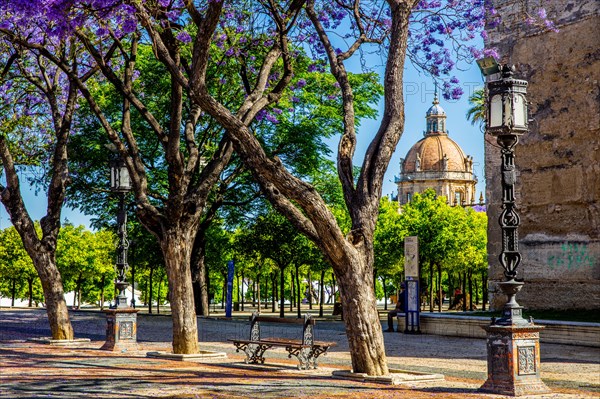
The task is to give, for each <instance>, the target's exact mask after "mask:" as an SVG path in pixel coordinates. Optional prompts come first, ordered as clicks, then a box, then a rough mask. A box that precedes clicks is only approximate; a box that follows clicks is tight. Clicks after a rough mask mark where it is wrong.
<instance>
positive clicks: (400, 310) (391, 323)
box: [385, 283, 405, 332]
mask: <svg viewBox="0 0 600 399" xmlns="http://www.w3.org/2000/svg"><path fill="white" fill-rule="evenodd" d="M404 288H405V286H404V283H402V284H401V285H400V293H399V294H398V300H397V301H396V307H395V308H394V309H393V310H390V311H389V312H388V328H387V330H385V331H386V332H392V331H394V317H396V316H398V315H399V314H401V313H404Z"/></svg>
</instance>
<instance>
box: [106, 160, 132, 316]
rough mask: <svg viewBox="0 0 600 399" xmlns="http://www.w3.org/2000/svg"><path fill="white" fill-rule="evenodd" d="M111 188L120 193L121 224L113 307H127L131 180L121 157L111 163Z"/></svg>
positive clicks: (118, 222) (118, 217) (119, 222)
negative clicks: (128, 201)
mask: <svg viewBox="0 0 600 399" xmlns="http://www.w3.org/2000/svg"><path fill="white" fill-rule="evenodd" d="M110 189H111V191H113V192H116V193H117V194H118V195H119V213H118V215H117V224H118V226H119V246H118V247H117V262H116V265H115V266H116V269H117V280H116V282H115V286H116V287H117V290H118V292H119V294H118V296H117V298H116V301H115V305H114V306H113V308H117V309H121V308H127V307H128V306H127V297H126V296H125V290H126V289H127V286H128V285H129V284H128V283H127V281H126V280H125V273H126V272H127V269H128V268H129V266H128V265H127V250H128V249H129V242H128V241H127V213H126V212H125V194H126V193H127V192H129V191H131V181H130V179H129V172H128V171H127V167H126V166H125V164H124V163H123V161H121V159H120V158H119V159H117V160H113V161H112V162H111V165H110Z"/></svg>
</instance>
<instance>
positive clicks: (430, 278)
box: [429, 263, 433, 312]
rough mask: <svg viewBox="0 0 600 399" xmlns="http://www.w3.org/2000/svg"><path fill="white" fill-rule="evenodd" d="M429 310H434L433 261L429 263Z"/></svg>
mask: <svg viewBox="0 0 600 399" xmlns="http://www.w3.org/2000/svg"><path fill="white" fill-rule="evenodd" d="M429 311H430V312H433V263H429Z"/></svg>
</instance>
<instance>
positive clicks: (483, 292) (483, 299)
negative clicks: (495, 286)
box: [481, 271, 488, 311]
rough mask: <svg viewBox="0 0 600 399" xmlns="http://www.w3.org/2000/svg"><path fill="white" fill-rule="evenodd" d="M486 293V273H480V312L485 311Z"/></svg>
mask: <svg viewBox="0 0 600 399" xmlns="http://www.w3.org/2000/svg"><path fill="white" fill-rule="evenodd" d="M487 297H488V291H487V273H486V272H485V271H482V272H481V302H482V304H481V310H483V311H485V304H486V302H487V299H488V298H487Z"/></svg>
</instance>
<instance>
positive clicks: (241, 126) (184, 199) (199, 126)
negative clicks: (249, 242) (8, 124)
mask: <svg viewBox="0 0 600 399" xmlns="http://www.w3.org/2000/svg"><path fill="white" fill-rule="evenodd" d="M486 13H487V14H488V15H490V16H493V10H490V9H489V8H488V9H486V4H485V1H484V0H467V1H456V0H439V1H438V0H435V1H426V0H421V1H418V0H387V1H385V2H383V1H372V0H362V1H361V0H335V1H317V0H286V1H284V0H241V1H224V0H207V1H194V0H62V1H58V0H52V1H50V0H33V1H24V0H7V1H5V2H3V3H2V5H0V15H5V16H7V17H5V18H4V20H3V21H2V22H1V23H0V32H2V34H3V36H4V37H6V38H8V40H10V41H12V42H15V43H18V44H19V45H20V46H23V47H27V48H30V49H32V50H33V51H34V52H38V53H39V54H41V55H42V56H43V57H46V58H48V59H50V60H52V62H54V63H56V64H57V65H59V66H60V68H61V69H62V70H63V71H64V72H65V73H67V74H68V76H69V77H70V78H71V79H72V80H73V81H74V82H77V83H78V88H79V90H80V92H81V93H82V95H83V96H84V97H85V98H86V100H87V101H88V103H89V104H90V106H91V108H92V109H94V110H96V111H97V112H96V117H97V118H99V119H100V120H101V121H102V124H103V127H104V128H105V130H106V131H107V133H108V136H109V138H110V140H111V141H112V142H113V144H114V145H115V146H116V149H117V151H118V152H119V154H120V156H121V158H123V159H124V160H125V161H126V163H127V167H128V169H129V171H130V174H131V176H132V181H133V186H134V189H135V197H136V203H137V207H138V210H137V213H138V216H139V218H140V220H141V221H142V222H143V223H144V224H145V225H146V227H147V228H148V229H149V230H151V231H153V232H154V234H155V235H156V236H157V237H158V238H159V240H160V241H161V246H162V248H163V252H164V253H165V261H166V262H167V273H168V276H169V282H170V285H171V290H172V292H171V298H172V302H171V305H172V309H173V318H174V332H173V336H174V338H173V348H174V350H175V351H176V352H179V353H186V352H190V351H195V350H197V343H196V341H197V330H196V319H195V315H194V313H193V301H192V293H191V281H190V278H189V248H191V243H192V239H193V236H194V234H195V232H196V230H197V225H198V220H199V214H200V213H201V212H202V208H203V206H204V202H205V201H204V198H205V193H206V192H207V191H208V190H209V189H210V187H212V184H213V182H214V181H215V180H216V176H217V175H218V174H219V172H220V170H222V168H223V167H224V164H226V163H227V160H228V158H229V156H230V155H231V148H232V147H233V148H235V151H236V152H237V153H238V155H239V156H240V158H241V159H242V161H243V162H244V164H245V165H246V167H247V168H248V169H250V170H251V171H252V173H253V176H254V178H255V179H256V180H257V181H258V182H259V184H260V186H261V188H262V191H263V193H264V194H265V195H266V196H267V197H268V199H269V200H270V201H271V203H272V204H273V206H274V207H275V208H276V209H277V210H278V211H279V212H281V213H282V214H283V215H285V216H286V217H287V218H288V220H289V221H290V222H291V223H292V224H293V225H294V226H295V227H296V228H297V229H299V230H300V231H301V232H302V233H303V234H305V235H306V236H307V237H308V238H309V239H311V240H312V241H313V242H314V243H315V244H316V246H317V247H319V249H320V250H321V251H322V252H323V254H324V256H325V257H326V258H327V259H328V261H329V262H330V263H331V265H332V266H333V269H334V271H335V274H336V277H337V281H338V283H339V285H340V289H341V297H342V305H343V311H344V319H345V323H346V333H347V336H348V342H349V348H350V353H351V357H352V367H353V369H354V371H356V372H364V373H368V374H370V375H381V374H386V373H388V367H387V361H386V357H385V350H384V345H383V336H382V331H381V324H380V322H379V317H378V313H377V308H376V304H375V297H374V294H373V286H372V285H373V283H372V281H373V279H372V275H373V232H374V229H375V224H376V218H377V212H378V207H379V198H380V196H381V188H382V180H383V175H384V173H385V171H386V169H387V167H388V164H389V161H390V158H391V155H392V153H393V151H394V149H395V147H396V144H397V143H398V140H399V139H400V136H401V133H402V131H403V128H404V103H403V101H404V100H403V92H402V87H403V72H404V66H405V62H406V59H407V58H409V59H410V60H411V61H412V62H413V63H414V64H416V65H417V66H419V67H421V68H422V69H423V70H425V71H427V72H428V73H430V74H432V75H433V76H435V77H438V78H440V79H442V78H444V84H443V88H444V94H445V95H446V96H450V97H456V96H459V95H460V94H461V90H460V88H459V87H458V81H457V79H455V78H453V77H452V76H451V71H452V69H453V68H454V66H455V63H456V62H457V61H458V62H460V61H463V60H470V59H472V58H474V57H479V56H480V55H481V52H480V51H479V50H477V49H476V48H475V46H473V45H472V43H473V39H474V38H475V37H476V35H477V34H478V32H481V31H482V29H483V27H484V25H485V18H486ZM56 40H68V41H72V43H73V46H76V47H77V46H80V47H82V48H83V49H84V51H85V53H86V54H87V55H88V56H87V57H84V58H83V59H84V60H85V63H89V65H85V67H87V68H86V70H89V68H95V67H97V68H98V70H99V72H100V73H101V76H102V78H103V79H106V80H107V81H109V82H110V83H111V84H113V85H114V86H115V87H116V88H118V89H119V92H120V93H121V95H122V96H123V113H122V115H121V116H120V120H119V123H118V128H117V126H116V125H115V124H114V123H112V122H113V121H111V120H109V119H108V118H107V117H106V115H104V114H103V113H102V110H101V109H99V107H98V106H97V103H96V102H95V99H94V98H92V97H91V96H90V95H89V91H88V90H87V87H86V86H85V85H84V84H80V83H79V82H80V76H81V74H83V73H84V72H83V70H82V69H84V65H79V63H78V64H76V65H75V64H65V63H64V62H63V60H62V58H61V57H60V54H56V53H55V52H51V51H50V50H48V47H47V43H49V42H51V41H56ZM140 42H147V43H149V44H150V45H151V46H152V49H153V54H154V56H155V57H156V59H157V60H159V61H160V62H161V63H162V64H163V65H164V68H165V71H166V73H167V74H168V76H169V79H170V92H169V93H168V94H167V93H165V94H166V95H168V96H169V98H170V102H171V110H170V114H169V115H168V117H166V116H165V118H163V119H165V120H164V122H163V123H161V122H160V121H159V119H157V117H156V116H154V115H153V114H152V113H150V112H149V110H148V107H146V105H145V104H144V102H143V101H142V100H143V98H142V96H141V93H138V92H137V91H136V89H135V85H134V78H135V75H136V49H137V46H138V44H139V43H140ZM298 48H306V49H309V50H310V51H311V52H312V54H313V57H314V64H313V65H312V66H311V67H312V68H313V69H314V70H325V68H327V69H328V70H329V72H330V73H331V75H332V76H333V77H334V78H335V80H336V84H335V88H336V89H337V90H336V91H337V93H336V97H337V99H338V101H340V103H341V106H342V115H343V121H344V125H343V128H342V131H340V134H341V138H340V141H339V146H338V157H337V166H338V175H339V179H340V181H341V184H342V187H343V192H344V200H345V202H346V205H347V208H348V211H349V213H350V218H351V221H352V227H351V230H350V232H349V233H348V234H343V233H342V230H341V229H340V227H339V225H338V223H337V221H336V218H335V216H334V214H333V212H332V211H331V209H330V208H329V207H328V206H327V204H326V203H325V201H324V200H323V199H322V197H321V196H320V195H319V193H318V192H317V190H316V189H315V188H314V187H313V186H312V185H310V184H308V183H306V182H305V181H304V180H302V179H300V178H299V177H298V176H296V175H294V174H293V173H291V172H290V170H289V169H288V168H286V166H285V165H284V163H282V162H281V160H280V159H279V158H278V157H276V156H273V157H272V156H269V154H267V153H266V152H265V150H264V148H263V146H262V143H261V141H260V140H259V138H258V137H257V136H256V135H255V134H254V131H253V124H254V123H255V122H256V121H258V120H268V121H270V122H271V123H277V122H278V119H277V113H278V111H277V110H278V109H279V108H278V107H279V104H280V103H281V104H290V103H291V104H290V106H291V107H293V98H294V97H295V96H294V92H296V91H298V90H300V91H302V90H304V86H303V85H302V84H301V82H299V81H297V79H296V78H295V75H294V68H295V63H294V59H295V51H296V49H298ZM256 49H258V50H260V51H259V52H258V53H256V52H255V53H253V54H250V50H256ZM371 52H376V53H378V54H379V55H381V58H382V59H383V60H384V61H385V72H384V76H383V83H384V87H385V94H384V98H383V115H382V119H381V124H380V126H379V128H378V129H377V131H375V132H373V133H372V138H371V141H370V144H369V146H368V148H367V151H366V153H365V155H364V157H363V158H362V160H360V161H359V162H358V163H360V166H361V167H360V169H359V170H360V171H359V172H358V173H356V172H355V168H354V167H353V166H354V165H353V164H354V162H355V159H354V155H355V149H356V143H357V138H356V123H355V118H356V116H355V115H356V107H355V102H354V93H353V89H352V86H351V84H350V81H349V74H348V72H347V69H346V63H347V62H348V61H350V60H352V59H354V58H359V57H360V55H361V54H366V53H371ZM231 65H234V66H236V67H237V68H238V70H239V76H238V77H237V78H236V79H235V80H229V81H222V80H221V78H222V76H221V75H220V73H221V69H224V68H225V67H227V66H231ZM220 90H230V91H231V90H237V92H238V93H239V97H237V99H236V100H235V101H234V100H232V99H231V98H230V97H227V100H226V101H225V98H224V97H223V96H221V95H220ZM183 99H185V101H183ZM132 113H138V114H139V115H140V116H141V117H142V118H144V120H145V122H146V124H147V127H148V128H149V129H152V130H153V131H155V133H156V137H157V144H158V145H159V146H161V147H162V148H163V150H164V154H165V158H164V164H163V167H164V168H165V169H166V171H167V172H166V173H167V174H168V186H167V187H164V196H165V199H166V200H167V203H168V205H167V206H165V207H164V208H161V209H159V208H158V207H157V206H156V204H155V202H153V201H152V199H151V198H149V196H148V192H147V180H146V176H145V169H144V167H145V165H144V163H143V160H142V159H140V158H139V155H138V152H137V146H136V141H135V136H134V134H133V132H132V130H131V115H132ZM208 123H211V124H212V123H216V124H217V125H218V126H220V127H221V128H222V131H221V133H222V135H221V136H219V137H218V138H216V137H213V140H211V144H212V150H211V151H210V152H209V153H208V154H207V155H208V157H207V159H208V160H209V161H208V164H207V166H206V167H205V168H204V169H203V170H202V171H201V172H200V168H199V165H200V159H201V156H202V152H203V151H204V150H206V147H204V145H205V143H204V142H203V141H198V140H196V133H198V132H199V131H202V130H203V129H205V128H206V126H207V124H208Z"/></svg>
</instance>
